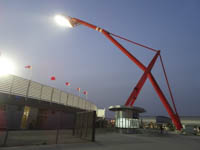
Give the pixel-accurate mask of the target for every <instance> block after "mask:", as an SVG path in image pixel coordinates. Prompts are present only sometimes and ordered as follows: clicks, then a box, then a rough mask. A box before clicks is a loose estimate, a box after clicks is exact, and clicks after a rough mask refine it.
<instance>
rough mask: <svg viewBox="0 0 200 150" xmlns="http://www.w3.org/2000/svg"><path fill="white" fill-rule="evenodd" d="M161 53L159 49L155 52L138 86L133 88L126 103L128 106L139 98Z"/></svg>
mask: <svg viewBox="0 0 200 150" xmlns="http://www.w3.org/2000/svg"><path fill="white" fill-rule="evenodd" d="M159 55H160V51H157V53H156V54H155V56H154V57H153V59H152V60H151V62H150V63H149V65H148V67H147V69H146V70H145V72H144V73H143V75H142V77H141V78H140V80H139V82H138V83H137V85H136V87H135V88H134V89H133V92H132V93H131V95H130V96H129V98H128V100H127V101H126V103H125V105H126V106H128V105H130V106H133V104H134V103H135V100H136V99H137V97H138V95H139V93H140V91H141V89H142V87H143V85H144V83H145V81H146V79H147V75H148V74H149V73H150V72H151V69H152V68H153V66H154V64H155V62H156V60H157V58H158V56H159Z"/></svg>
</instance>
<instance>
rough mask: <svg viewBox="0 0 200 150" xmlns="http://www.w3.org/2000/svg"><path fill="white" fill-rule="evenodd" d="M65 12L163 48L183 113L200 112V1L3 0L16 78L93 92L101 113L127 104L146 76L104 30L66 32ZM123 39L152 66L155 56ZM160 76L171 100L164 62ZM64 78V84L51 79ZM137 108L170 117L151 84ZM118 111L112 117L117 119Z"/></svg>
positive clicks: (4, 35) (4, 31)
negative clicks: (61, 17)
mask: <svg viewBox="0 0 200 150" xmlns="http://www.w3.org/2000/svg"><path fill="white" fill-rule="evenodd" d="M58 13H61V14H65V15H69V16H72V17H76V18H79V19H82V20H85V21H87V22H89V23H92V24H95V25H97V26H100V27H102V28H104V29H106V30H108V31H110V32H112V33H115V34H119V35H121V36H123V37H126V38H128V39H130V40H133V41H136V42H139V43H142V44H145V45H148V46H150V47H153V48H155V49H160V50H161V55H162V57H163V61H164V64H165V67H166V71H167V74H168V78H169V82H170V84H171V88H172V92H173V95H174V98H175V103H176V106H177V109H178V112H179V114H180V115H200V79H199V77H200V70H199V69H200V63H199V57H200V46H199V45H200V1H199V0H167V1H164V0H163V1H161V0H151V1H147V0H109V1H108V0H101V1H99V0H0V52H1V55H2V56H6V57H8V58H10V59H12V60H13V61H14V62H15V65H16V71H15V75H18V76H21V77H24V78H28V79H29V78H30V74H31V73H30V70H28V69H24V66H26V65H31V66H32V67H33V68H32V71H33V75H32V79H33V80H34V81H37V82H40V83H43V84H47V85H50V86H54V87H57V88H59V89H62V90H65V91H66V90H67V87H66V86H65V82H70V83H71V88H72V89H71V92H75V89H76V88H77V87H80V88H81V89H82V90H87V91H88V99H89V100H90V101H92V102H94V103H95V104H96V105H97V106H98V107H99V108H108V107H109V106H110V105H117V104H118V105H119V104H120V105H123V104H124V103H125V101H126V99H127V98H128V96H129V94H130V92H131V91H132V89H133V87H134V86H135V85H136V84H137V81H138V80H139V79H140V77H141V75H142V73H143V71H141V70H140V69H139V68H138V67H137V66H136V65H135V64H134V63H133V62H132V61H130V60H129V59H128V57H127V56H125V55H124V54H123V53H122V52H121V51H119V50H118V49H117V48H116V47H115V46H114V45H113V44H112V43H111V42H110V41H109V40H107V39H106V38H105V37H104V36H103V35H102V34H101V33H99V32H96V31H94V30H91V29H89V28H87V27H84V26H77V27H76V28H73V29H71V28H68V29H66V28H61V27H59V26H57V25H56V24H55V22H54V20H53V17H54V15H56V14H58ZM119 42H120V43H121V44H122V45H123V46H124V47H126V48H127V49H128V50H129V51H130V52H131V53H132V54H133V55H134V56H135V57H137V58H138V59H139V60H140V61H141V62H142V63H144V64H145V65H146V66H147V65H148V63H149V62H150V61H151V59H152V57H153V56H154V53H153V52H151V51H148V50H146V49H144V48H140V47H138V46H135V45H132V44H130V43H127V42H125V41H122V40H119ZM152 73H153V75H154V76H155V78H156V80H157V81H158V83H159V85H160V87H161V88H162V90H163V92H164V93H165V95H166V97H167V98H168V100H169V103H171V100H170V97H169V92H168V90H167V84H166V82H165V79H164V74H163V72H162V68H161V63H160V60H159V59H158V60H157V62H156V64H155V66H154V68H153V70H152ZM52 75H54V76H56V81H51V80H50V77H51V76H52ZM135 105H136V106H141V107H143V108H145V109H146V110H147V113H145V115H167V112H166V110H165V108H164V107H163V105H162V103H161V101H160V100H159V98H158V96H157V94H156V92H155V91H154V89H153V87H152V85H151V84H150V82H149V81H148V80H147V82H146V83H145V85H144V87H143V89H142V91H141V93H140V95H139V97H138V99H137V100H136V103H135ZM111 116H112V113H108V117H111Z"/></svg>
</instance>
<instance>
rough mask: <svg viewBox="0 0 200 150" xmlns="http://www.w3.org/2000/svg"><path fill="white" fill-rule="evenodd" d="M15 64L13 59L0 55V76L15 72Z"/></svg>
mask: <svg viewBox="0 0 200 150" xmlns="http://www.w3.org/2000/svg"><path fill="white" fill-rule="evenodd" d="M14 69H15V67H14V64H13V63H12V61H11V60H9V59H7V58H4V57H0V76H4V75H8V74H14Z"/></svg>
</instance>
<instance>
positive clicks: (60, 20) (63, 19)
mask: <svg viewBox="0 0 200 150" xmlns="http://www.w3.org/2000/svg"><path fill="white" fill-rule="evenodd" d="M54 20H55V21H56V23H57V24H58V25H60V26H63V27H70V28H72V27H73V26H72V25H71V23H70V22H69V20H68V19H67V18H66V17H65V16H62V15H56V16H55V17H54Z"/></svg>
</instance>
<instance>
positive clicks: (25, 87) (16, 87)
mask: <svg viewBox="0 0 200 150" xmlns="http://www.w3.org/2000/svg"><path fill="white" fill-rule="evenodd" d="M0 93H6V94H10V95H17V96H22V97H26V98H32V99H36V100H40V101H47V102H50V103H57V104H60V105H65V106H71V107H76V108H81V109H84V110H95V111H96V110H97V107H96V105H95V104H93V103H91V102H89V101H87V100H84V99H83V98H80V97H79V96H76V95H73V94H71V93H67V92H63V91H61V90H59V89H56V88H53V87H50V86H47V85H43V84H40V83H37V82H35V81H31V80H27V79H24V78H21V77H17V76H14V75H8V76H1V77H0Z"/></svg>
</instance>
